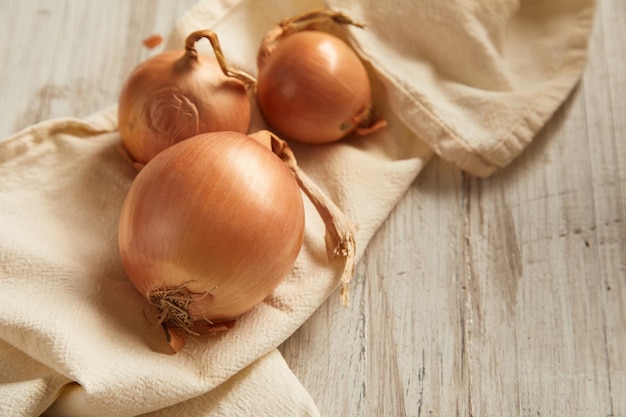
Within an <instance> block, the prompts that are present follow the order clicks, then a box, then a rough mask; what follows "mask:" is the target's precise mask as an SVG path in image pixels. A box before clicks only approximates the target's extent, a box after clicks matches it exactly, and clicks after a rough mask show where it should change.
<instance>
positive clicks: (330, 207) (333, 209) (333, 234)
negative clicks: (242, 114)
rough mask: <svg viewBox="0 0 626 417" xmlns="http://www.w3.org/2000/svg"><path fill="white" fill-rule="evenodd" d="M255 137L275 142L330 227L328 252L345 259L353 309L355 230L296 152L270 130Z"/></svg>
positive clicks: (346, 297) (346, 298)
mask: <svg viewBox="0 0 626 417" xmlns="http://www.w3.org/2000/svg"><path fill="white" fill-rule="evenodd" d="M250 136H251V137H253V138H255V139H257V140H258V141H260V142H261V143H263V141H264V139H265V140H267V138H268V137H269V139H270V140H271V146H272V152H274V153H275V154H276V155H278V157H280V159H282V160H283V162H284V163H285V164H286V165H287V167H288V168H289V169H290V170H291V171H292V172H293V173H294V176H295V178H296V181H297V182H298V184H299V185H300V188H301V189H302V191H304V193H305V194H306V195H307V197H308V198H309V200H310V201H311V203H313V205H314V206H315V209H316V210H317V212H318V214H319V215H320V217H321V218H322V220H323V221H324V225H325V226H326V236H325V241H326V251H327V254H328V257H329V258H330V259H334V258H338V257H341V258H343V259H344V269H343V273H342V275H341V290H340V297H341V302H342V304H343V305H344V306H346V307H347V306H349V305H350V280H351V279H352V276H353V275H354V257H355V253H356V240H355V238H354V229H353V227H352V225H351V223H350V221H349V220H348V218H347V217H346V215H345V214H344V213H343V212H342V211H341V209H340V208H339V207H337V205H336V204H335V203H334V202H333V201H332V200H330V199H329V198H328V197H327V196H326V195H325V194H324V192H323V191H322V190H321V189H320V188H319V187H318V186H317V185H316V184H315V182H313V180H312V179H311V178H309V177H308V175H306V173H304V171H302V169H300V167H299V166H298V163H297V161H296V157H295V155H294V154H293V151H292V150H291V149H290V148H289V145H287V142H285V141H284V140H282V139H280V138H279V137H278V136H276V135H275V134H273V133H272V132H270V131H267V130H261V131H259V132H257V133H254V134H251V135H250Z"/></svg>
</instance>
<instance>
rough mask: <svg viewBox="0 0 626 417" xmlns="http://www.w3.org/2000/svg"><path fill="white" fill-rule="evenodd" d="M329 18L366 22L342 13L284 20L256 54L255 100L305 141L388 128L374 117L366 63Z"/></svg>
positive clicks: (281, 129)
mask: <svg viewBox="0 0 626 417" xmlns="http://www.w3.org/2000/svg"><path fill="white" fill-rule="evenodd" d="M329 22H334V23H340V24H352V25H356V26H359V27H362V25H360V24H358V23H356V22H353V21H352V20H351V19H349V18H348V17H347V16H345V15H344V14H342V13H340V12H334V11H329V10H321V11H313V12H308V13H305V14H302V15H299V16H295V17H293V18H291V19H287V20H285V21H282V22H280V23H279V24H278V25H277V26H276V27H275V28H274V29H272V30H271V31H269V32H268V33H267V34H266V35H265V37H264V38H263V40H262V42H261V46H260V48H259V52H258V55H257V66H258V79H257V99H258V103H259V107H260V109H261V112H262V114H263V116H264V118H265V120H266V121H267V122H268V123H269V125H270V126H271V127H272V128H273V129H275V130H276V131H277V132H278V133H280V134H282V135H285V136H286V137H289V138H291V139H293V140H296V141H300V142H305V143H327V142H334V141H337V140H339V139H342V138H344V137H346V136H348V135H350V134H352V133H354V132H357V133H358V134H368V133H371V132H372V131H375V130H378V129H379V128H381V127H383V126H384V121H381V120H376V119H375V115H374V106H373V102H372V93H371V86H370V81H369V77H368V74H367V71H366V69H365V66H364V65H363V63H362V62H361V60H360V59H359V57H358V56H357V55H356V53H355V52H354V50H353V49H352V48H351V47H350V46H348V44H347V43H345V42H344V41H343V40H341V39H340V38H339V37H337V36H335V35H333V34H331V33H329V32H327V31H325V30H315V29H316V28H318V27H320V28H321V27H323V26H324V25H325V24H326V25H327V24H328V23H329Z"/></svg>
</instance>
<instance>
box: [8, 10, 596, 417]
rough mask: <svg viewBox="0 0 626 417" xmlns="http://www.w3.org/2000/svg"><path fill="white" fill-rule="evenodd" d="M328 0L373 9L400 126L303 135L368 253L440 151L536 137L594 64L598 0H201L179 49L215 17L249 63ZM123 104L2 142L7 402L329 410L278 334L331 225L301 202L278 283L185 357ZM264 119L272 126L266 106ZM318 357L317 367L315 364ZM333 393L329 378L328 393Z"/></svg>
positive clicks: (306, 312)
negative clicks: (172, 347)
mask: <svg viewBox="0 0 626 417" xmlns="http://www.w3.org/2000/svg"><path fill="white" fill-rule="evenodd" d="M324 6H329V7H331V8H333V9H337V10H341V11H343V12H345V13H346V14H348V15H350V16H351V17H353V18H354V19H355V20H357V21H360V22H362V23H364V24H365V25H366V26H365V28H364V29H358V28H348V30H347V33H348V34H349V39H350V40H351V42H352V43H353V46H354V47H355V49H356V50H357V51H358V52H359V53H360V54H361V56H362V57H363V59H364V60H365V61H366V62H367V63H368V65H369V69H370V71H371V76H372V81H373V89H374V99H375V103H376V106H377V109H378V111H379V112H380V114H381V115H383V116H384V117H385V119H386V120H387V122H388V127H387V128H386V129H384V130H380V131H377V132H375V133H373V134H372V135H370V136H366V137H359V138H356V137H355V138H349V139H347V140H344V141H341V142H339V143H335V144H329V145H323V146H312V145H297V144H292V149H293V151H294V153H295V154H296V158H297V159H298V162H299V165H300V167H301V168H302V169H303V170H304V171H305V172H306V173H307V174H308V175H309V176H310V177H311V178H312V179H313V180H314V181H315V182H316V183H317V184H318V185H319V186H320V187H321V188H322V189H323V190H324V191H325V192H326V193H327V194H328V195H329V196H330V197H331V198H332V199H333V200H334V201H335V202H336V203H337V204H338V206H339V207H340V208H341V209H342V210H343V211H344V212H345V213H346V214H347V216H348V217H349V218H350V219H351V220H352V221H353V222H354V224H355V225H356V226H357V232H356V242H357V248H358V250H357V254H356V258H357V259H359V258H360V256H361V255H362V254H363V251H364V249H365V247H366V246H367V244H368V242H369V241H370V239H371V238H372V236H373V234H374V233H375V231H376V230H377V229H378V228H379V226H380V225H381V223H382V222H383V221H384V220H385V218H386V217H387V216H388V214H389V212H390V211H391V210H392V209H393V207H394V206H395V204H396V203H397V202H398V200H399V199H400V198H401V197H402V195H403V194H404V193H405V191H406V190H407V188H408V187H409V186H410V184H411V183H412V182H413V181H414V179H415V178H416V176H417V175H418V174H419V173H420V171H421V170H422V169H423V167H424V166H425V164H426V163H427V162H428V161H429V160H430V159H431V157H432V156H433V155H434V154H435V153H436V154H438V155H440V156H441V157H442V158H445V159H446V160H448V161H450V162H451V163H454V164H457V165H458V166H459V167H460V168H462V169H465V170H467V171H469V172H470V173H473V174H476V175H480V176H486V175H490V174H492V173H493V172H495V171H496V170H497V169H498V168H501V167H504V166H506V165H507V164H508V163H509V162H510V161H511V160H513V159H514V158H515V157H516V156H517V155H518V154H519V153H520V152H521V151H522V150H523V149H524V147H525V146H526V145H527V144H528V143H529V142H530V141H531V140H532V139H533V137H534V136H535V134H536V133H537V132H538V130H539V129H540V128H541V127H542V125H543V124H544V122H545V121H546V120H548V119H549V117H550V115H551V114H552V113H553V112H554V111H555V110H556V109H557V108H558V107H559V105H560V104H561V103H562V102H563V100H564V99H565V98H566V97H567V95H568V94H569V92H570V91H571V89H572V88H573V87H574V86H575V85H576V83H577V81H578V80H579V78H580V74H581V71H582V69H583V66H584V59H585V56H586V48H587V37H588V35H589V32H590V28H591V21H592V15H593V8H594V4H593V1H592V0H552V1H545V0H526V1H523V2H521V1H519V0H517V1H516V0H498V1H485V0H463V1H460V0H451V1H446V2H441V1H439V0H422V1H413V0H400V1H398V2H394V3H393V5H391V4H386V3H382V2H374V1H373V0H363V1H360V2H354V1H347V0H328V1H327V2H326V3H323V2H321V1H319V0H303V1H299V2H292V1H290V0H269V1H267V2H264V3H263V7H262V8H260V7H259V5H258V2H255V1H253V0H220V1H215V0H202V1H200V2H198V3H197V4H196V5H195V6H194V7H192V8H191V9H190V10H189V11H188V12H187V13H186V14H185V15H184V16H182V17H181V19H180V20H179V21H178V23H177V24H176V26H175V27H174V28H173V30H172V32H171V34H170V36H169V38H168V43H167V47H168V48H181V47H182V44H183V43H182V42H183V39H184V37H185V36H186V34H188V33H189V32H191V31H193V30H196V29H205V28H210V29H213V30H214V31H216V32H217V34H218V36H219V37H220V40H221V43H222V47H223V49H224V52H225V54H226V58H227V59H228V60H229V61H230V63H231V64H232V65H233V66H236V67H239V68H242V69H244V70H246V71H248V72H250V73H255V68H254V63H255V62H256V61H255V57H256V49H257V48H258V45H259V42H260V39H261V37H262V36H263V34H264V33H265V32H266V31H267V30H268V29H270V28H271V27H272V26H273V25H274V24H275V23H277V22H278V21H279V20H281V19H283V18H287V17H290V16H292V15H294V14H297V13H300V12H303V11H306V10H310V9H314V8H320V7H324ZM115 113H116V109H115V107H114V106H113V107H111V108H108V109H105V110H103V111H102V112H99V113H97V114H94V115H92V116H90V117H88V118H86V119H84V120H77V119H72V118H63V119H53V120H48V121H45V122H42V123H40V124H37V125H34V126H31V127H29V128H27V129H25V130H23V131H21V132H19V133H17V134H15V135H14V136H12V137H11V138H8V139H7V140H5V141H3V142H2V143H0V211H1V212H2V217H1V218H0V258H1V261H0V294H2V301H1V302H0V411H1V412H2V414H3V415H10V416H35V415H41V414H43V413H45V414H46V415H49V416H65V417H71V416H118V417H119V416H135V415H142V414H145V415H151V416H161V415H163V416H165V415H184V416H214V415H220V416H248V415H250V416H252V415H254V416H270V415H272V416H275V415H285V416H286V415H290V416H316V415H319V412H318V410H317V408H316V406H315V404H314V402H313V400H312V399H311V397H310V395H309V394H308V393H307V392H306V390H305V389H304V388H303V387H302V385H301V384H300V383H299V382H298V381H297V379H296V378H295V376H294V375H293V373H292V372H291V371H290V370H289V368H288V367H287V365H286V363H285V361H284V359H283V358H282V357H281V355H280V353H279V352H278V351H277V350H276V347H277V346H278V345H279V344H280V343H282V342H283V341H284V340H285V339H287V338H288V337H289V336H290V335H291V334H292V333H293V332H294V331H295V330H296V329H297V328H298V327H299V326H300V325H301V324H302V323H303V322H304V321H306V320H307V318H309V317H310V315H311V314H312V313H313V312H314V311H315V310H316V309H317V308H318V307H319V306H320V305H321V304H322V303H323V302H324V300H325V299H326V298H327V297H328V296H329V295H330V294H332V293H333V292H334V290H335V289H336V288H337V286H338V285H339V281H338V278H339V273H338V271H339V270H340V269H341V265H339V264H338V263H337V261H329V260H328V259H327V257H326V251H325V246H324V245H325V242H324V225H323V222H322V221H321V219H320V218H319V216H318V214H317V212H316V211H315V209H314V208H313V206H312V205H311V204H310V203H306V201H305V203H306V207H305V215H306V223H307V224H306V230H305V242H304V247H303V249H302V252H301V254H300V256H299V257H298V260H297V262H296V265H295V267H294V269H293V271H292V272H291V274H290V275H289V276H288V277H287V278H286V279H285V281H284V282H283V283H281V284H280V286H279V287H278V288H277V289H276V291H275V292H274V294H272V295H271V296H270V297H268V299H266V300H265V301H264V302H263V303H261V304H260V305H259V306H258V307H256V308H255V309H253V310H252V311H251V312H249V313H247V314H246V315H244V316H243V317H242V318H241V319H240V320H239V321H238V322H237V324H236V325H235V327H234V328H232V329H230V330H229V331H228V332H225V333H224V334H221V335H219V336H214V337H210V336H202V337H198V338H192V339H190V340H189V341H188V342H187V345H186V346H185V348H184V349H183V350H182V351H181V352H179V353H178V354H176V355H167V354H164V353H163V352H164V351H165V350H166V348H167V346H166V344H165V341H164V340H163V339H164V338H163V333H162V331H161V329H160V328H157V327H155V326H154V325H153V323H155V321H154V317H155V316H154V313H153V312H151V309H150V306H149V305H148V304H147V302H146V301H145V300H144V299H143V298H142V297H141V295H140V294H138V292H137V291H136V290H135V289H134V287H132V285H131V284H130V282H129V280H128V279H127V278H126V276H125V273H124V270H123V268H122V265H121V262H120V259H119V254H118V250H117V223H118V219H119V214H120V209H121V204H122V202H123V199H124V196H125V194H126V192H127V190H128V187H129V185H130V183H131V182H132V180H133V178H134V175H135V171H134V170H133V169H132V167H131V166H130V165H129V164H128V163H127V162H126V161H125V160H124V158H123V157H122V156H121V155H120V153H119V152H118V150H117V147H118V145H119V135H118V133H117V131H116V117H115ZM255 114H256V116H255V119H254V120H253V123H252V127H251V130H252V131H254V130H258V129H261V128H265V127H266V126H265V124H264V123H263V120H262V119H261V118H260V117H259V116H258V114H259V113H258V111H257V112H256V113H255ZM311 365H312V366H314V364H311ZM329 395H330V393H329Z"/></svg>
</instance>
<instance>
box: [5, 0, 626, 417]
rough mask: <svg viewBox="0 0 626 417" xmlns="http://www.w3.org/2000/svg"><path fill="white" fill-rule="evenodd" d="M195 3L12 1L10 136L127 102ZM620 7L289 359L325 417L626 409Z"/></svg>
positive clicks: (420, 207)
mask: <svg viewBox="0 0 626 417" xmlns="http://www.w3.org/2000/svg"><path fill="white" fill-rule="evenodd" d="M194 3H195V0H177V1H166V0H160V1H156V0H133V1H125V0H106V1H104V0H102V1H95V0H88V1H79V0H24V1H22V0H0V137H2V138H4V137H6V136H8V135H10V134H11V133H13V132H15V131H17V130H19V129H21V128H23V127H26V126H28V125H30V124H33V123H36V122H38V121H41V120H44V119H48V118H51V117H57V116H77V117H82V116H86V115H88V114H90V113H92V112H94V111H97V110H100V109H102V108H104V107H106V106H108V105H110V104H112V103H114V102H115V101H116V100H117V95H118V93H119V89H120V87H121V85H122V83H123V81H124V79H125V77H126V76H127V74H128V73H129V71H130V70H131V69H132V68H133V67H134V66H135V65H136V64H137V63H138V62H139V61H141V60H142V59H144V58H146V57H147V56H148V55H149V54H150V51H149V50H148V49H147V48H145V47H144V46H143V45H142V44H141V42H139V41H138V40H139V39H142V38H143V37H145V36H148V35H150V34H153V33H160V34H162V35H166V34H167V33H168V31H169V28H171V27H172V25H173V24H174V22H175V21H176V19H177V18H178V16H180V15H181V14H182V13H183V12H184V11H185V10H187V9H188V8H189V7H190V6H191V5H192V4H194ZM625 43H626V1H624V0H599V1H598V10H597V15H596V25H595V28H594V33H593V37H592V39H591V51H590V57H589V63H588V66H587V68H586V72H585V75H584V78H583V81H582V83H581V85H580V87H579V88H578V89H577V90H576V91H575V92H574V93H573V94H572V96H571V97H570V98H569V99H568V100H567V102H566V103H565V104H564V106H563V107H562V108H561V109H560V110H559V111H558V112H557V114H556V115H555V117H554V119H553V120H552V121H551V122H550V123H549V124H548V125H547V126H546V127H545V129H544V130H543V131H542V132H541V133H540V134H539V136H538V137H537V138H536V140H535V141H534V142H533V144H532V145H531V146H530V147H529V148H528V149H527V150H526V151H525V152H524V153H523V154H522V156H521V157H519V158H518V159H517V160H516V161H515V162H514V163H513V164H512V165H511V166H510V167H508V168H507V169H505V170H503V171H501V172H500V173H498V174H497V175H495V176H494V177H492V178H490V179H486V180H481V179H477V178H474V177H472V176H469V175H467V174H465V173H463V172H461V171H460V170H458V169H457V168H455V167H453V166H451V165H449V164H447V163H446V162H444V161H442V160H440V159H435V160H433V161H432V162H431V163H430V164H429V165H428V166H427V168H426V169H425V171H424V172H423V173H422V174H421V175H420V176H419V177H418V179H417V181H416V182H415V183H414V184H413V185H412V187H411V188H410V190H409V191H408V193H407V195H406V196H405V197H404V198H403V199H402V200H401V201H400V203H399V204H398V206H397V208H396V209H395V210H394V212H393V213H392V214H391V216H390V217H389V219H388V220H387V221H386V222H385V223H384V225H383V227H382V228H381V229H380V231H379V232H378V234H377V235H376V236H375V238H374V239H373V241H372V242H371V244H370V245H369V247H368V249H367V251H366V254H365V256H364V257H363V259H362V261H361V263H360V264H359V266H358V269H357V274H356V277H355V280H354V283H353V287H352V302H353V305H352V307H351V308H349V309H345V308H342V307H341V306H340V304H339V300H338V297H331V298H330V299H329V301H328V302H327V303H326V304H324V305H323V306H322V307H321V308H320V309H319V311H318V312H317V313H316V314H315V315H314V316H313V317H312V318H311V319H310V320H309V321H308V322H306V323H305V324H304V326H303V327H302V328H301V329H300V330H299V331H298V332H296V333H295V334H294V335H293V336H292V337H291V338H290V339H289V340H288V341H287V342H286V343H284V345H283V346H281V348H280V349H281V352H282V353H283V354H284V356H285V358H286V360H287V362H288V363H289V365H290V366H291V368H292V369H293V370H294V372H295V373H296V375H297V376H298V377H299V378H300V380H301V381H302V383H303V384H304V386H305V387H306V388H307V390H308V391H309V392H310V393H311V395H312V396H313V398H314V400H315V401H316V403H317V405H318V406H319V408H320V410H321V412H322V414H323V415H325V416H385V417H391V416H394V417H395V416H420V415H421V416H470V415H473V416H481V417H485V416H614V417H618V416H621V417H624V416H626V47H625V46H624V45H625Z"/></svg>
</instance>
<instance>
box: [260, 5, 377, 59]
mask: <svg viewBox="0 0 626 417" xmlns="http://www.w3.org/2000/svg"><path fill="white" fill-rule="evenodd" d="M330 22H334V23H337V24H339V25H352V26H356V27H358V28H363V27H365V25H363V24H362V23H359V22H356V21H354V20H352V19H351V18H350V17H349V16H347V15H345V14H344V13H342V12H338V11H334V10H328V9H320V10H312V11H308V12H304V13H302V14H299V15H296V16H293V17H290V18H287V19H285V20H282V21H280V22H279V23H278V24H277V25H276V26H275V27H274V28H273V29H271V30H270V31H269V32H267V34H265V36H264V37H263V41H262V42H261V51H260V53H259V55H260V56H269V55H270V54H271V53H272V52H273V51H274V49H276V44H277V43H278V41H280V40H281V39H282V38H284V37H286V36H288V35H290V34H292V33H296V32H300V31H303V30H310V29H316V30H320V29H323V28H324V27H326V26H328V23H330Z"/></svg>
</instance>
